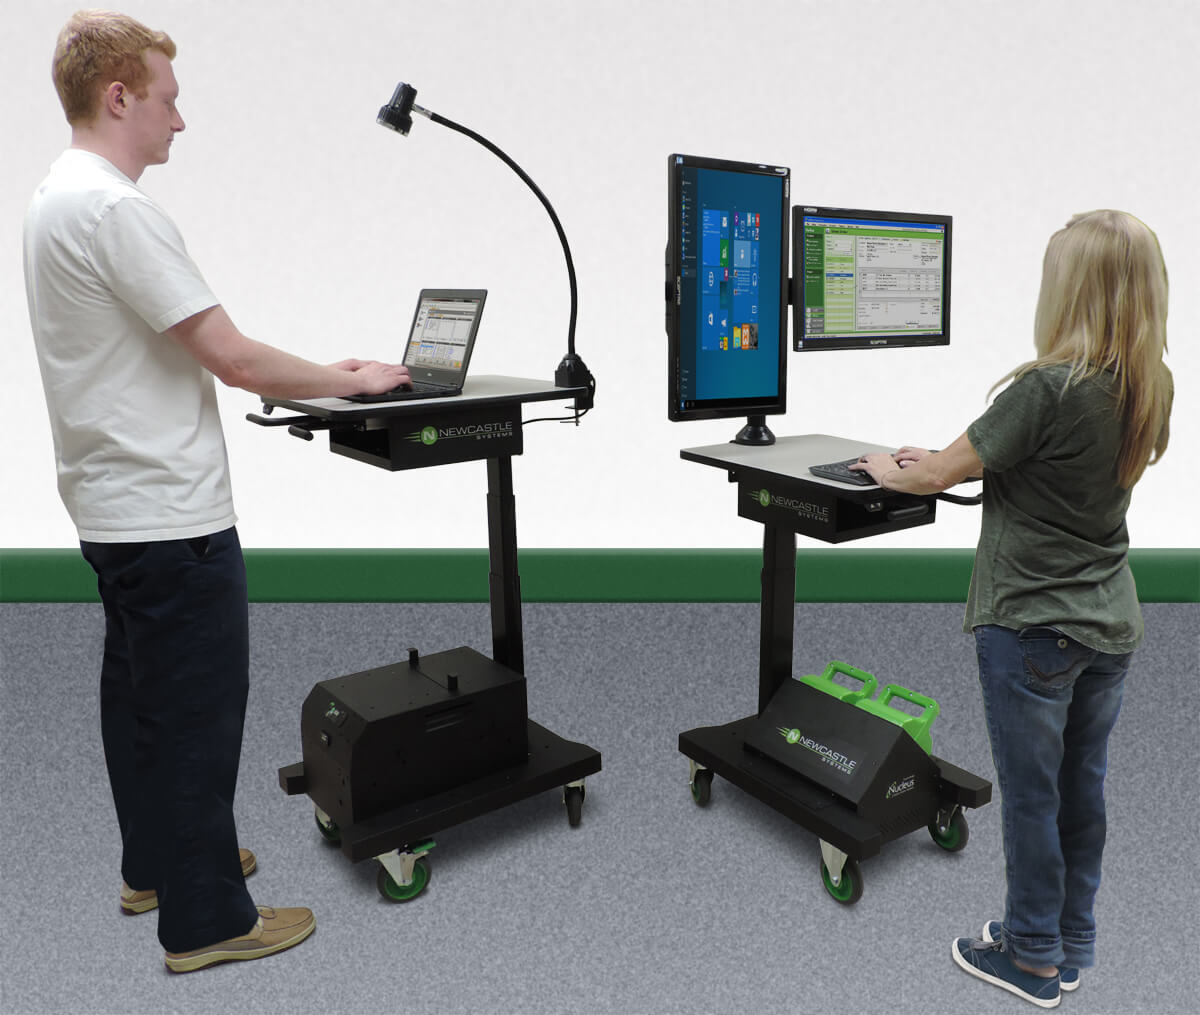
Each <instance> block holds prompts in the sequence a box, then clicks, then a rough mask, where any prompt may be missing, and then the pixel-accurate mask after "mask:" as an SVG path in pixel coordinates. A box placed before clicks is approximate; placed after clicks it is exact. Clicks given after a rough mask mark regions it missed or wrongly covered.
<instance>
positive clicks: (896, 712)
mask: <svg viewBox="0 0 1200 1015" xmlns="http://www.w3.org/2000/svg"><path fill="white" fill-rule="evenodd" d="M893 698H903V699H904V700H905V701H911V702H912V703H913V704H914V705H919V706H920V707H921V708H922V709H923V710H924V711H922V712H921V714H920V715H909V714H908V713H907V712H904V711H902V710H901V709H898V708H896V707H895V706H893V705H889V704H888V702H890V701H891V700H892V699H893ZM855 704H856V705H857V706H858V707H859V708H861V709H864V710H865V711H867V712H870V713H871V714H872V715H876V716H878V717H879V718H880V719H886V720H887V721H888V722H890V723H895V724H896V725H897V726H899V727H900V728H901V729H903V730H904V732H906V733H907V734H908V735H909V736H910V737H912V738H913V740H915V741H916V742H917V744H918V746H920V748H921V750H923V751H924V752H925V753H926V754H929V753H931V752H932V751H933V737H932V735H931V734H930V728H931V727H932V726H933V721H934V719H936V718H937V717H938V712H939V711H940V709H939V707H938V703H937V702H936V701H934V700H933V699H932V698H927V697H925V695H923V694H918V693H917V692H916V691H910V690H909V689H908V688H907V687H901V686H900V685H899V684H884V685H883V690H882V691H880V693H879V697H878V698H875V699H868V700H865V701H857V702H855Z"/></svg>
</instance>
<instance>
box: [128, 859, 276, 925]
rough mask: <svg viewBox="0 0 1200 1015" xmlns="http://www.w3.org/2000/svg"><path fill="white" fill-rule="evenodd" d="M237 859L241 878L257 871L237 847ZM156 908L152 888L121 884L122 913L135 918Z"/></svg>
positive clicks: (254, 863) (255, 860) (256, 863)
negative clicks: (135, 887)
mask: <svg viewBox="0 0 1200 1015" xmlns="http://www.w3.org/2000/svg"><path fill="white" fill-rule="evenodd" d="M238 858H239V859H240V860H241V861H242V877H244V878H248V877H249V876H250V875H251V874H253V873H254V872H255V871H256V870H258V860H257V859H256V858H255V856H254V854H253V853H251V852H250V850H248V849H243V848H241V847H239V848H238ZM157 908H158V893H157V892H156V891H155V890H154V889H153V888H146V889H143V890H141V891H138V890H137V889H134V888H130V887H129V886H128V885H127V884H125V882H124V881H122V882H121V912H122V913H124V914H126V915H127V916H136V915H137V914H138V913H148V912H150V910H152V909H157Z"/></svg>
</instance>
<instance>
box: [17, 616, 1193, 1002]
mask: <svg viewBox="0 0 1200 1015" xmlns="http://www.w3.org/2000/svg"><path fill="white" fill-rule="evenodd" d="M961 615H962V609H961V607H960V606H957V605H888V606H882V605H881V606H876V605H856V604H845V605H820V606H812V605H805V606H800V607H798V608H797V634H796V655H795V665H796V672H797V673H811V672H819V671H820V670H821V669H822V668H823V667H824V665H825V664H826V663H827V662H828V661H829V660H830V659H842V660H845V661H846V662H850V663H852V664H854V665H856V666H858V667H861V668H863V669H866V670H869V671H871V672H873V673H875V674H877V675H878V676H879V677H880V678H881V680H891V681H894V682H897V683H900V684H903V685H906V686H908V687H911V688H913V689H914V690H918V691H921V692H923V693H925V694H928V695H931V696H932V697H934V698H936V699H937V700H938V701H939V702H940V704H941V707H942V714H941V716H940V718H939V719H938V720H937V723H936V724H935V726H934V729H933V735H934V750H935V752H936V753H937V754H938V755H939V756H941V757H944V758H946V759H947V760H949V761H953V762H955V763H956V764H958V765H960V766H962V767H964V768H966V769H968V770H969V771H972V772H977V773H979V774H981V775H983V776H985V777H987V778H989V779H990V778H993V774H994V773H993V769H992V765H991V760H990V755H989V752H988V746H987V738H986V735H985V732H984V724H983V716H982V709H981V706H980V702H979V693H978V684H977V679H976V676H975V663H974V643H973V641H972V639H971V638H970V637H969V636H967V635H963V634H961V633H960V632H959V626H960V621H961ZM1145 615H1146V630H1147V636H1146V642H1145V645H1144V646H1143V648H1142V649H1141V650H1140V652H1139V654H1138V656H1137V657H1136V659H1135V664H1134V671H1133V673H1132V675H1131V678H1130V682H1129V685H1128V689H1127V695H1126V704H1125V708H1124V711H1123V714H1122V717H1121V720H1120V722H1119V723H1118V726H1117V729H1116V731H1115V733H1114V735H1113V739H1112V742H1111V749H1110V773H1109V781H1108V793H1107V796H1108V801H1109V813H1110V826H1109V842H1108V849H1107V853H1106V857H1105V867H1104V883H1103V885H1102V887H1101V891H1100V897H1099V900H1098V905H1097V916H1098V921H1099V964H1098V965H1097V966H1096V967H1095V968H1094V969H1092V970H1088V971H1086V972H1085V973H1084V977H1083V984H1082V987H1081V989H1080V990H1079V991H1077V992H1076V993H1074V994H1071V995H1066V996H1065V997H1064V1000H1063V1004H1062V1009H1063V1010H1073V1011H1075V1012H1081V1013H1083V1012H1086V1013H1088V1015H1107V1013H1113V1015H1117V1013H1121V1015H1126V1013H1131V1012H1153V1013H1158V1015H1170V1013H1176V1012H1178V1013H1183V1012H1192V1011H1194V1010H1195V997H1194V991H1193V988H1192V985H1191V982H1190V981H1191V980H1192V979H1193V978H1194V976H1195V971H1196V963H1195V953H1194V952H1193V951H1192V941H1191V934H1190V930H1191V926H1192V921H1193V920H1194V919H1195V916H1196V913H1197V911H1198V908H1200V907H1198V903H1200V879H1198V877H1197V874H1196V868H1195V858H1194V856H1193V854H1192V850H1193V849H1195V848H1196V843H1197V842H1198V841H1200V837H1198V834H1197V833H1198V832H1200V811H1198V805H1200V790H1198V789H1197V775H1198V766H1197V748H1198V747H1200V739H1198V737H1197V733H1196V715H1197V707H1196V695H1197V693H1198V692H1197V675H1198V671H1200V659H1198V649H1197V633H1198V630H1200V607H1198V606H1195V605H1152V606H1147V607H1146V608H1145ZM757 617H758V613H757V606H755V605H747V604H739V605H697V604H678V605H677V604H653V605H632V604H628V605H627V604H619V605H611V604H596V605H548V604H527V605H526V606H525V612H524V618H525V635H526V673H527V676H528V686H529V701H530V715H531V717H532V718H533V719H535V720H537V721H538V722H540V723H541V724H542V725H544V726H547V727H548V728H550V729H552V730H554V731H555V732H556V733H559V734H560V735H562V736H565V737H567V738H569V739H573V740H578V741H581V742H584V743H587V744H589V745H591V746H593V747H595V748H596V749H598V750H600V751H601V752H602V753H603V756H604V759H603V764H604V767H603V771H601V772H600V773H599V774H598V775H595V776H592V777H590V778H589V780H588V784H587V801H586V804H585V806H584V814H583V822H582V825H581V826H580V827H579V828H575V829H572V828H570V827H569V826H568V823H567V820H566V817H565V812H564V809H563V806H562V804H561V801H560V795H559V794H558V793H557V792H548V793H544V794H540V795H538V796H536V797H533V798H531V799H529V800H526V801H523V802H521V803H519V804H516V805H514V806H512V807H509V808H506V809H504V810H501V811H497V812H494V813H492V814H489V815H485V816H482V817H479V818H476V819H474V820H472V821H470V822H467V823H465V824H462V825H458V826H456V827H453V828H449V829H447V830H445V832H443V833H440V834H438V835H437V842H438V846H437V848H436V849H435V850H434V851H433V853H432V854H431V861H432V869H433V876H432V879H431V881H430V884H429V888H428V889H427V890H426V891H425V893H424V894H423V895H421V896H420V897H419V898H418V899H416V900H415V901H413V902H411V903H407V904H403V905H393V904H388V903H386V902H384V901H383V900H382V899H381V898H380V897H379V895H378V894H377V892H376V890H375V872H376V864H375V863H374V862H373V861H366V862H364V863H361V864H351V863H349V862H348V861H347V860H346V859H345V858H344V857H343V856H342V855H341V854H340V853H339V852H338V851H337V850H335V849H332V848H330V847H329V846H328V845H327V844H326V843H324V842H323V841H322V840H321V838H320V836H319V835H318V833H317V830H316V828H315V827H314V824H313V815H312V807H311V804H310V802H309V801H308V800H307V798H304V797H288V796H285V795H284V794H283V793H282V791H281V790H280V789H279V788H278V784H277V776H276V771H277V769H278V768H279V767H280V766H281V765H285V764H288V763H290V762H293V761H298V760H300V726H299V723H300V704H301V702H302V701H303V699H304V697H305V695H306V694H307V693H308V691H309V690H310V689H311V688H312V686H313V685H314V684H315V683H317V682H318V681H320V680H323V679H326V678H328V677H331V676H337V675H340V674H342V673H349V672H354V671H356V670H359V669H363V668H367V667H370V666H373V665H379V664H381V663H386V662H392V661H396V660H399V659H401V658H403V657H404V655H405V650H406V648H407V647H408V646H409V645H410V644H411V645H417V646H419V647H420V648H421V649H422V651H424V652H433V651H438V650H441V649H445V648H451V647H454V646H456V645H464V644H465V645H470V646H472V647H475V648H477V649H479V650H481V651H485V652H488V651H490V633H489V632H490V628H489V625H488V616H487V610H486V607H485V606H481V605H480V606H476V605H435V606H411V605H359V606H355V605H267V604H256V605H254V606H252V608H251V634H252V662H251V681H252V687H251V699H250V710H249V716H248V718H247V723H246V740H245V746H244V749H243V754H242V766H241V779H240V784H239V790H238V793H239V795H238V799H237V804H236V807H237V817H238V824H239V834H240V839H241V842H242V843H243V844H244V845H247V846H249V847H251V848H252V849H254V850H255V851H256V852H257V854H258V857H259V864H260V868H259V871H258V872H257V873H256V874H255V875H254V876H253V878H252V879H251V882H250V888H251V891H252V894H253V896H254V898H255V900H256V901H257V902H258V903H260V904H265V905H276V906H286V905H305V906H309V907H310V908H312V909H313V910H314V912H315V913H316V915H317V921H318V926H317V931H316V933H315V935H314V936H313V937H312V938H310V939H309V940H308V941H306V942H305V943H304V944H302V945H300V946H299V947H298V948H295V949H293V950H292V951H289V952H286V953H283V954H281V955H277V956H273V957H271V958H268V959H266V960H263V961H259V962H249V963H235V964H230V965H225V966H221V967H216V968H213V969H210V970H206V971H203V972H200V973H196V974H192V975H188V976H174V975H172V974H170V973H168V972H167V971H166V970H165V968H164V966H163V964H162V955H161V949H160V948H159V946H158V943H157V940H156V938H155V919H156V917H155V916H154V915H153V914H146V915H143V916H139V917H122V916H121V915H120V914H119V912H118V908H117V893H118V889H119V886H120V876H119V873H118V866H119V840H118V836H117V832H116V826H115V820H114V818H113V814H112V804H111V798H110V796H109V791H108V784H107V778H106V775H105V772H104V765H103V756H102V752H101V747H100V734H99V722H98V718H97V708H98V704H97V698H98V693H97V673H98V669H99V658H100V647H101V643H102V638H103V623H102V616H101V613H100V608H99V607H98V606H87V605H54V604H41V605H35V604H18V605H3V606H0V653H2V657H0V673H2V685H0V698H2V700H3V709H2V712H0V714H2V715H3V719H4V724H3V730H2V731H0V771H2V772H3V779H2V780H0V786H2V790H0V792H2V797H0V806H2V808H3V815H4V820H3V822H0V836H2V838H0V855H2V856H3V857H4V862H3V878H2V879H0V1011H2V1012H3V1013H5V1015H25V1013H53V1015H61V1013H72V1012H85V1013H94V1015H102V1013H105V1015H106V1013H124V1012H156V1013H159V1012H162V1013H166V1012H180V1013H201V1012H203V1013H209V1012H220V1011H230V1012H232V1011H238V1012H246V1013H258V1012H263V1013H278V1012H289V1013H308V1012H312V1013H330V1012H332V1013H341V1012H354V1013H372V1012H406V1013H413V1015H420V1013H437V1015H452V1013H458V1012H462V1013H472V1015H475V1013H491V1012H497V1013H499V1012H505V1013H508V1012H516V1013H530V1015H541V1013H546V1015H565V1013H574V1012H580V1013H609V1012H612V1013H631V1015H638V1013H653V1015H658V1013H664V1015H666V1013H676V1012H677V1013H708V1012H711V1013H735V1012H768V1011H819V1012H821V1013H822V1015H840V1013H847V1015H849V1013H874V1012H887V1013H922V1015H924V1013H928V1012H946V1011H971V1012H973V1013H979V1015H987V1013H991V1012H1009V1011H1024V1010H1032V1009H1030V1008H1029V1007H1028V1006H1027V1005H1026V1004H1025V1003H1024V1002H1022V1001H1020V1000H1019V999H1017V998H1014V997H1012V996H1011V995H1009V994H1006V993H1003V992H1001V991H999V990H997V989H995V988H993V987H989V986H987V985H985V984H982V983H979V982H978V981H976V980H973V979H971V978H969V977H967V976H965V975H964V974H963V973H962V972H960V971H959V970H958V969H956V968H955V967H954V965H953V964H952V962H951V960H950V954H949V953H950V942H951V940H952V938H954V937H956V936H958V935H962V934H968V933H977V932H978V929H979V928H980V926H981V925H982V924H983V922H984V921H985V920H986V919H989V918H998V917H1000V916H1001V915H1002V912H1001V911H1002V902H1003V891H1004V883H1003V858H1002V854H1001V847H1000V835H999V828H1000V824H999V822H1000V807H999V800H998V794H997V797H996V799H994V801H993V803H992V804H990V805H988V806H986V807H984V808H982V809H980V810H978V811H971V812H969V814H968V817H969V820H970V830H971V839H970V844H969V845H968V846H967V848H966V849H965V850H964V851H962V852H961V853H954V854H948V853H945V852H943V851H942V850H940V849H939V848H937V847H936V846H935V845H934V844H933V843H932V842H931V841H930V839H929V837H928V836H927V835H925V834H924V833H915V834H913V835H910V836H907V837H906V838H904V839H902V840H899V841H897V842H894V843H890V844H888V845H886V846H885V847H884V849H883V852H882V853H881V854H880V855H879V856H878V857H875V858H872V859H870V860H868V861H865V862H864V864H863V875H864V882H865V892H864V895H863V898H862V900H861V901H860V902H859V903H858V904H857V905H856V906H853V907H843V906H839V905H837V904H836V903H834V902H833V901H832V900H831V899H830V898H829V897H828V896H827V895H826V894H825V892H824V890H823V888H822V886H821V883H820V877H819V873H818V869H819V862H820V852H819V847H818V843H817V839H816V837H815V836H813V835H812V834H811V833H809V832H807V831H805V830H803V829H801V828H798V827H797V826H796V825H794V824H793V823H791V822H790V821H788V820H787V819H785V818H783V817H781V816H780V815H778V814H776V813H774V812H773V811H771V810H770V809H768V808H767V807H765V806H764V805H762V804H760V803H758V802H757V801H755V800H753V799H751V798H750V797H748V796H746V795H745V794H743V793H741V792H740V791H739V790H737V789H736V788H735V787H733V786H731V785H730V784H728V783H725V782H723V781H722V780H720V779H718V780H717V781H716V783H715V785H714V787H713V799H712V804H711V806H709V807H708V808H707V809H701V808H699V807H697V806H696V805H695V804H694V802H693V801H692V798H691V794H690V793H689V792H688V781H687V780H688V766H687V762H686V760H685V759H684V758H683V756H682V755H680V754H679V753H678V750H677V737H678V734H679V732H680V731H682V730H686V729H690V728H692V727H695V726H701V725H714V724H717V723H721V722H727V721H730V720H732V719H735V718H738V717H740V716H743V715H747V714H750V713H751V712H753V710H754V707H755V698H756V693H757V669H756V663H755V659H756V654H757V638H758V621H757ZM1189 955H1191V956H1192V958H1191V959H1189V958H1188V956H1189ZM1189 969H1190V970H1191V973H1188V972H1187V970H1189ZM1189 998H1190V1000H1189Z"/></svg>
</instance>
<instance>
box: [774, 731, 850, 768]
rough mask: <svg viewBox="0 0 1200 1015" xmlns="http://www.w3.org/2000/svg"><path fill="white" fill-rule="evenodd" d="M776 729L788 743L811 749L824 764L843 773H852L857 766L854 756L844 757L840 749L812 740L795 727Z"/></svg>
mask: <svg viewBox="0 0 1200 1015" xmlns="http://www.w3.org/2000/svg"><path fill="white" fill-rule="evenodd" d="M777 729H778V732H779V735H780V736H782V737H783V739H784V740H786V741H787V742H788V743H789V744H791V745H793V746H799V747H803V748H805V749H806V750H809V751H812V753H813V754H815V755H817V756H818V757H819V758H820V759H821V760H822V761H823V762H824V763H825V764H826V765H829V766H831V767H832V768H835V769H837V770H838V771H839V772H841V773H842V774H843V775H853V774H854V770H855V768H857V767H858V762H857V761H856V760H855V759H854V758H848V757H846V755H844V754H842V753H841V752H840V751H835V750H834V749H833V748H832V747H829V746H828V745H826V744H823V743H821V741H819V740H814V739H813V738H812V737H810V736H806V735H805V734H803V733H801V732H800V731H799V730H797V729H787V728H786V727H784V726H779V727H777Z"/></svg>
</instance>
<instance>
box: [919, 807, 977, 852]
mask: <svg viewBox="0 0 1200 1015" xmlns="http://www.w3.org/2000/svg"><path fill="white" fill-rule="evenodd" d="M929 836H930V838H932V839H933V841H934V842H936V843H937V844H938V845H939V846H941V847H942V849H944V850H945V851H946V852H947V853H957V852H958V851H959V850H960V849H962V848H963V847H964V846H966V844H967V839H969V838H970V830H969V829H968V828H967V819H966V816H965V815H964V814H963V812H962V811H955V812H954V816H953V817H951V818H950V824H948V825H946V826H945V827H944V828H942V827H939V826H938V823H937V821H931V822H929Z"/></svg>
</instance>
